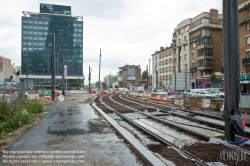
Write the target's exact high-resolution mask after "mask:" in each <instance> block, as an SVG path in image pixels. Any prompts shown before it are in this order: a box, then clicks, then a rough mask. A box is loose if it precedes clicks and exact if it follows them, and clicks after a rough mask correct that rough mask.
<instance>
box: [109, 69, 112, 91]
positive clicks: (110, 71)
mask: <svg viewBox="0 0 250 166" xmlns="http://www.w3.org/2000/svg"><path fill="white" fill-rule="evenodd" d="M110 85H112V84H111V71H109V88H110Z"/></svg>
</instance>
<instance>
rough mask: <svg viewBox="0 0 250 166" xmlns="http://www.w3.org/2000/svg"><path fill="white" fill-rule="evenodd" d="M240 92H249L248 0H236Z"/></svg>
mask: <svg viewBox="0 0 250 166" xmlns="http://www.w3.org/2000/svg"><path fill="white" fill-rule="evenodd" d="M238 5H239V6H238V9H239V36H240V38H239V41H240V43H239V46H240V73H241V76H240V80H241V92H242V93H247V94H249V93H250V0H238Z"/></svg>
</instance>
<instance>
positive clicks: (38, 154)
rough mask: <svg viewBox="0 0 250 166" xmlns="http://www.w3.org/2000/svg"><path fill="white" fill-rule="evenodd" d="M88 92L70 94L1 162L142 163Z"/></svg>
mask: <svg viewBox="0 0 250 166" xmlns="http://www.w3.org/2000/svg"><path fill="white" fill-rule="evenodd" d="M92 96H93V95H89V94H68V95H66V96H65V101H63V102H56V103H55V104H51V105H46V107H47V108H48V109H49V110H50V111H49V112H48V113H46V114H45V116H44V117H43V118H42V120H41V123H40V124H39V125H36V126H33V127H31V128H30V129H29V130H28V131H27V132H26V133H24V134H23V135H22V136H21V137H20V138H19V139H18V140H17V141H16V142H14V143H13V144H12V145H11V146H10V147H9V148H8V149H6V151H5V152H4V153H3V154H1V156H0V157H1V162H2V163H1V164H0V165H12V164H15V165H17V164H18V163H19V165H22V164H21V163H23V164H24V165H44V163H45V162H47V163H49V164H46V165H86V166H95V165H96V166H97V165H98V166H99V165H102V166H109V165H114V166H115V165H117V166H118V165H119V166H120V165H124V166H127V165H130V166H132V165H141V164H140V163H138V160H137V158H136V156H135V155H134V154H133V152H131V151H130V149H129V148H128V147H127V146H126V145H125V144H124V143H123V142H122V140H120V139H119V138H118V137H117V136H116V135H115V134H114V131H113V130H112V129H111V128H110V127H109V126H108V124H107V123H105V122H104V121H103V120H102V117H99V116H98V115H97V114H96V113H95V111H94V110H93V109H92V108H91V106H90V105H89V100H88V98H89V97H92Z"/></svg>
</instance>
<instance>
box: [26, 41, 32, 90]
mask: <svg viewBox="0 0 250 166" xmlns="http://www.w3.org/2000/svg"><path fill="white" fill-rule="evenodd" d="M28 45H29V42H27V51H26V84H27V90H28V89H29V87H28V75H29V71H28V70H29V68H28ZM30 45H32V43H30Z"/></svg>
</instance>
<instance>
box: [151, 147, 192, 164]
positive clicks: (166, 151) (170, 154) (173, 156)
mask: <svg viewBox="0 0 250 166" xmlns="http://www.w3.org/2000/svg"><path fill="white" fill-rule="evenodd" d="M148 149H149V150H151V151H153V152H154V153H158V154H160V155H161V156H162V157H163V158H165V159H167V160H169V161H172V162H173V163H174V164H175V165H183V166H194V165H195V162H194V161H192V160H189V159H186V158H184V157H183V156H181V155H180V154H179V153H178V152H176V151H175V150H173V149H171V148H168V147H167V146H165V145H149V146H148Z"/></svg>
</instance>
